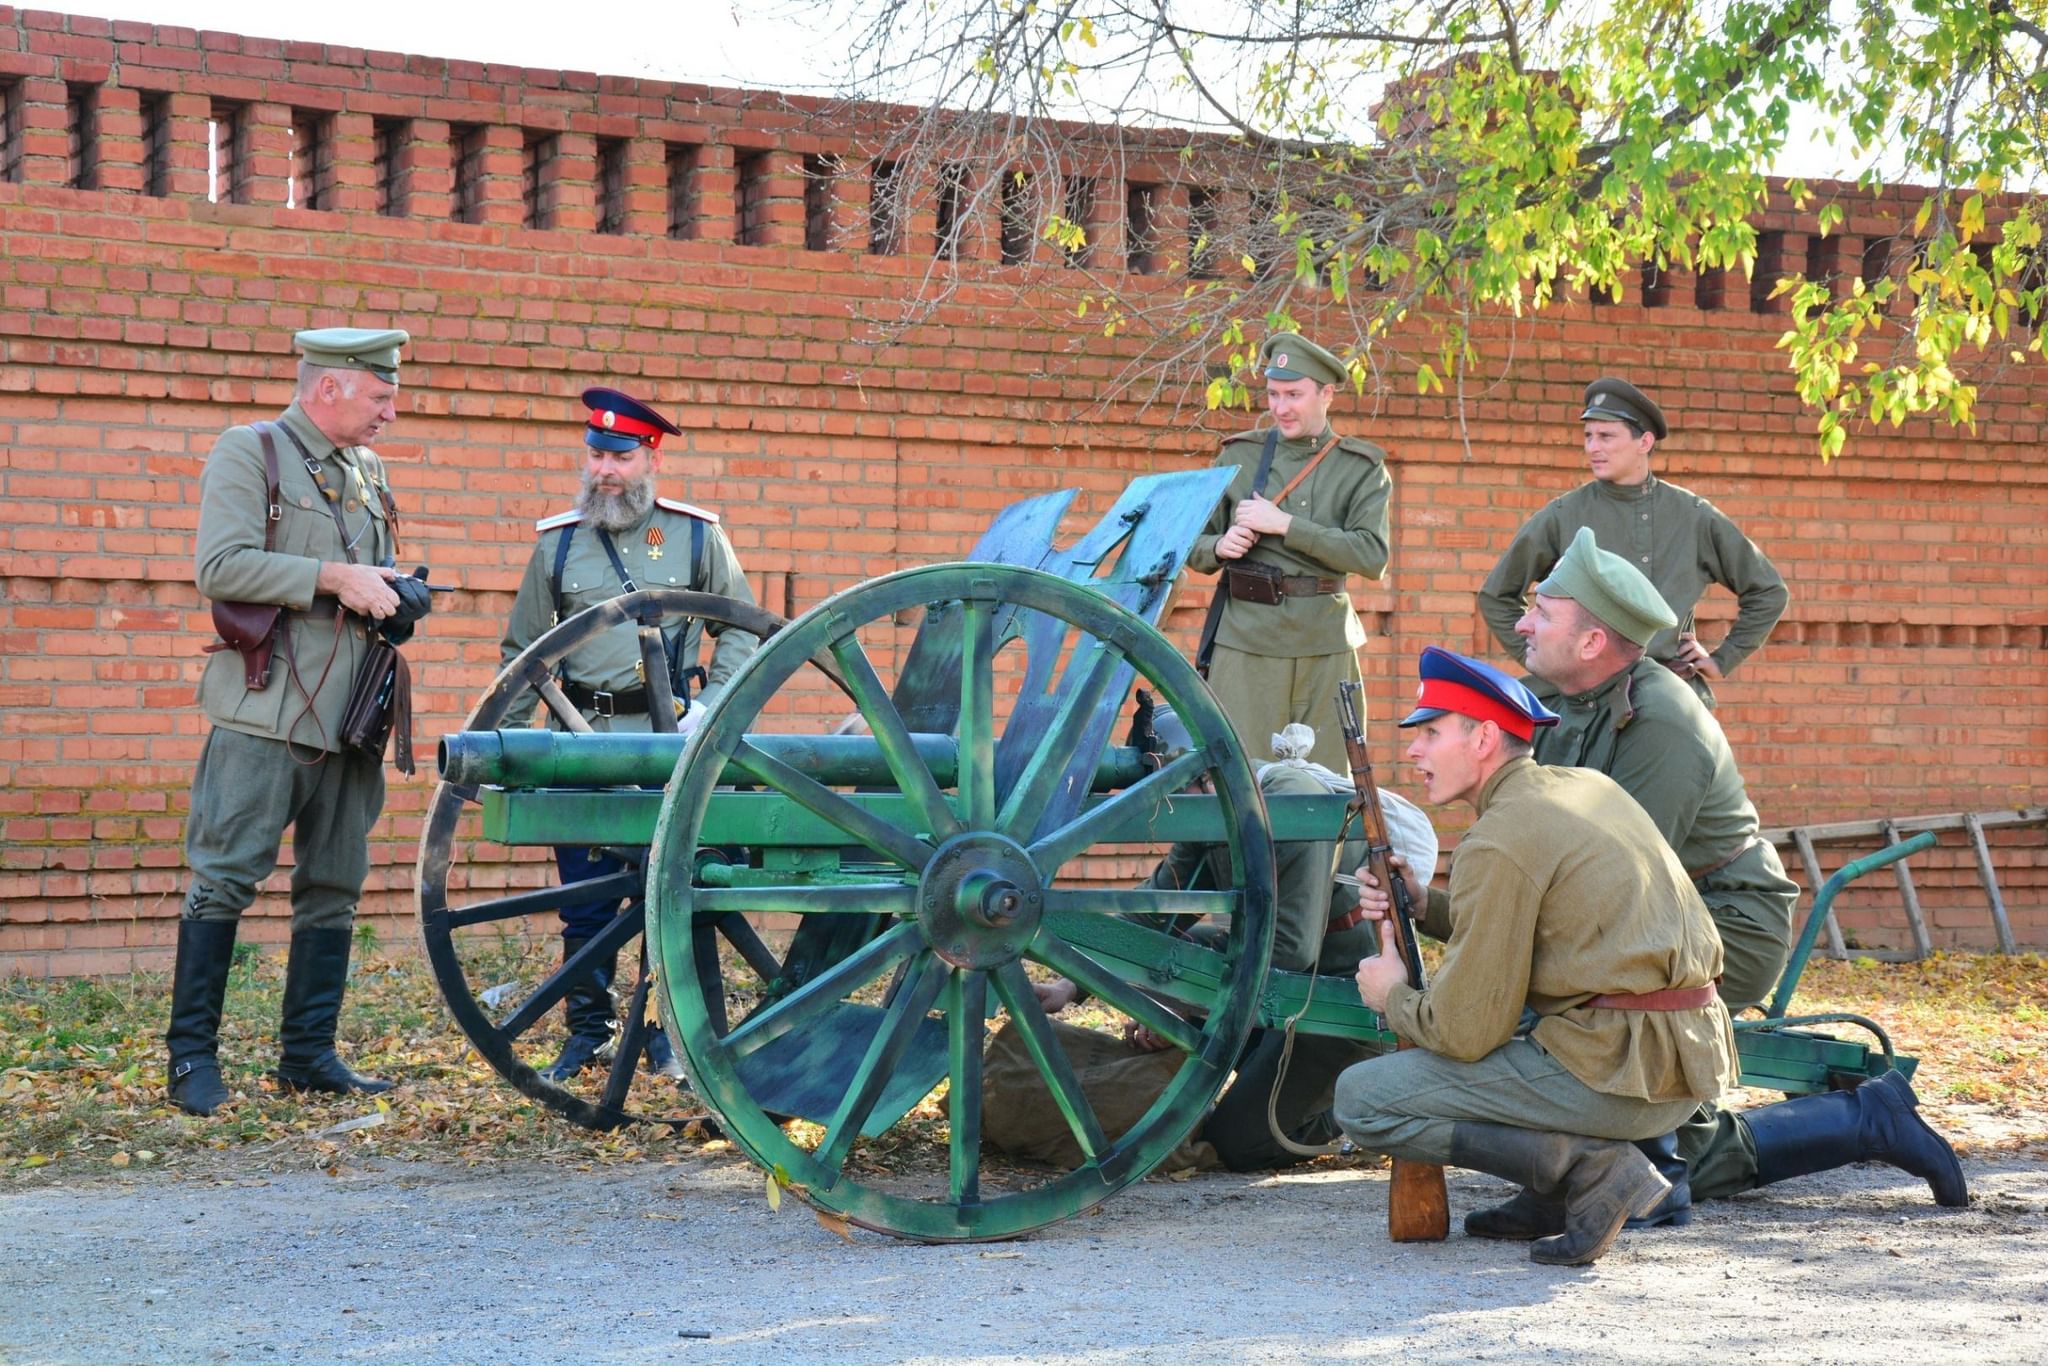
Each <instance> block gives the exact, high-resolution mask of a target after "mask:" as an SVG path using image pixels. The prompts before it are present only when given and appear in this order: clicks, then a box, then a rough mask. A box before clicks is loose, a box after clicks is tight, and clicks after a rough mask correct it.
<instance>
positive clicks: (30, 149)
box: [12, 77, 71, 185]
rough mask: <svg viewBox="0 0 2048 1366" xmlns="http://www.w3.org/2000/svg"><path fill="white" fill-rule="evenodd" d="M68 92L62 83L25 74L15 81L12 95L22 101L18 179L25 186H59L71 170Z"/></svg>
mask: <svg viewBox="0 0 2048 1366" xmlns="http://www.w3.org/2000/svg"><path fill="white" fill-rule="evenodd" d="M69 96H70V91H69V90H67V89H66V88H65V85H64V82H62V81H53V80H42V79H39V78H36V77H28V78H25V79H23V80H21V81H18V82H16V83H15V86H14V92H13V95H12V98H13V99H15V100H18V101H20V104H21V123H20V127H21V161H20V169H19V171H18V172H17V178H18V179H19V180H20V181H21V183H22V184H24V185H62V184H64V183H65V181H66V179H67V178H68V177H69V175H70V171H71V141H70V133H69V131H68V129H67V128H66V127H65V124H66V121H67V120H68V119H69V117H70V109H69V107H68V105H67V100H68V98H69Z"/></svg>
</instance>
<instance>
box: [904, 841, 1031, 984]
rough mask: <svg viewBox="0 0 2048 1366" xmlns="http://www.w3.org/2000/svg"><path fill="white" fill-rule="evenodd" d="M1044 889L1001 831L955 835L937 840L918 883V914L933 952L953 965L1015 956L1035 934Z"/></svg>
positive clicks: (992, 963)
mask: <svg viewBox="0 0 2048 1366" xmlns="http://www.w3.org/2000/svg"><path fill="white" fill-rule="evenodd" d="M1044 912H1045V888H1044V886H1043V884H1042V883H1041V882H1040V881H1039V877H1038V869H1037V868H1036V867H1034V866H1033V865H1032V862H1031V856H1030V855H1029V854H1027V853H1025V852H1024V849H1023V847H1022V846H1020V845H1018V844H1017V843H1016V842H1015V841H1013V840H1008V839H1005V838H1004V837H1002V836H1001V835H990V834H966V835H956V836H954V837H953V838H952V839H950V840H948V841H946V843H944V844H942V845H940V846H939V851H938V853H937V854H935V855H933V857H932V860H931V862H930V863H929V864H927V865H926V867H925V871H924V877H923V879H922V880H921V881H920V882H919V883H918V889H917V920H918V924H919V925H921V926H922V927H923V929H924V935H925V940H926V942H928V943H929V944H930V945H931V946H932V952H934V953H936V954H938V956H939V957H941V958H943V959H945V960H946V961H947V962H948V963H951V964H952V965H953V966H954V967H959V968H977V969H980V968H994V967H1001V966H1002V965H1003V964H1005V963H1010V962H1014V961H1015V960H1016V959H1017V958H1018V957H1019V956H1020V955H1022V954H1023V952H1024V946H1025V945H1027V944H1029V943H1030V942H1031V941H1032V939H1033V938H1035V937H1036V936H1037V934H1038V922H1039V917H1040V916H1042V915H1043V914H1044Z"/></svg>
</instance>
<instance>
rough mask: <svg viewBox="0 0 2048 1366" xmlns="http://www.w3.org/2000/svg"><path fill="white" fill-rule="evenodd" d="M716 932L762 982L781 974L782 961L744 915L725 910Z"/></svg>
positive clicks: (720, 917)
mask: <svg viewBox="0 0 2048 1366" xmlns="http://www.w3.org/2000/svg"><path fill="white" fill-rule="evenodd" d="M700 895H701V894H700ZM718 932H719V933H720V934H722V935H724V936H725V941H726V942H727V943H728V944H731V945H732V946H733V948H734V949H735V950H737V951H738V952H739V956H740V957H741V958H743V959H745V960H746V964H747V966H748V967H750V968H752V969H753V970H754V975H755V976H757V977H759V978H760V979H761V980H762V981H763V982H772V981H774V980H775V979H776V978H777V977H780V976H781V975H782V963H781V962H780V961H779V960H778V959H777V958H776V957H775V951H774V950H773V949H770V948H769V947H768V945H767V944H766V943H765V942H764V941H763V940H762V938H761V936H760V935H759V934H758V933H756V932H755V930H754V927H753V925H752V923H750V922H749V921H748V920H747V918H746V917H745V916H744V915H741V914H740V913H739V912H738V911H727V912H726V913H725V914H724V915H721V916H719V917H718Z"/></svg>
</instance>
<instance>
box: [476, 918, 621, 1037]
mask: <svg viewBox="0 0 2048 1366" xmlns="http://www.w3.org/2000/svg"><path fill="white" fill-rule="evenodd" d="M594 880H595V879H593V881H594ZM569 885H570V886H572V887H587V886H589V885H590V884H589V883H587V882H574V883H571V884H569ZM642 924H643V917H642V911H641V906H640V903H638V902H629V903H628V904H627V905H626V906H625V907H623V908H622V909H621V910H620V911H619V913H618V914H617V915H615V916H613V917H612V918H611V920H610V921H609V922H607V923H606V925H605V927H604V928H603V929H601V930H599V931H598V932H597V933H596V934H594V935H592V936H591V937H590V940H589V942H588V943H586V944H584V946H583V947H582V948H580V949H578V950H577V951H576V953H575V954H574V956H572V957H571V958H570V959H569V960H568V961H567V962H565V963H563V964H562V966H560V967H559V968H556V969H555V970H554V971H553V972H551V973H549V974H548V978H547V980H546V981H544V982H542V983H541V984H540V985H539V986H537V987H535V988H534V989H533V995H531V996H529V997H527V998H526V999H525V1000H524V1001H521V1002H520V1003H519V1008H518V1009H517V1010H515V1011H513V1012H512V1013H511V1014H510V1015H507V1016H506V1017H505V1019H504V1020H503V1021H502V1022H501V1023H500V1024H499V1025H498V1032H499V1033H500V1034H502V1035H504V1036H505V1037H506V1038H507V1039H516V1038H518V1037H519V1036H520V1035H521V1034H524V1033H525V1032H526V1031H527V1030H529V1029H531V1028H532V1027H533V1023H534V1021H536V1020H538V1019H540V1018H541V1017H542V1016H543V1015H546V1014H547V1013H548V1012H549V1011H550V1010H553V1009H554V1008H555V1006H556V1005H557V1004H558V1003H560V1001H561V999H562V998H563V997H564V996H567V995H568V994H569V987H570V985H571V984H572V983H573V982H575V981H576V980H577V979H578V978H580V977H582V976H583V974H584V973H585V972H587V971H588V970H589V968H590V967H591V966H593V965H595V964H597V963H604V962H609V961H611V958H612V956H613V955H614V954H616V953H617V952H618V951H619V947H620V945H622V944H624V943H625V942H626V941H627V940H629V939H631V938H633V937H634V936H635V935H637V934H639V933H640V930H641V927H642Z"/></svg>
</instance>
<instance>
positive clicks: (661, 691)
mask: <svg viewBox="0 0 2048 1366" xmlns="http://www.w3.org/2000/svg"><path fill="white" fill-rule="evenodd" d="M640 677H641V680H642V682H641V687H642V688H643V689H644V690H645V691H646V693H647V725H648V728H649V729H651V730H653V731H654V732H655V733H656V734H657V735H673V734H675V733H676V731H677V730H678V729H680V727H678V726H677V725H676V695H675V691H674V689H672V688H670V687H669V682H668V643H667V642H666V641H664V640H663V639H662V638H661V627H660V626H659V625H657V624H655V623H654V622H648V621H643V622H642V623H641V625H640Z"/></svg>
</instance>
